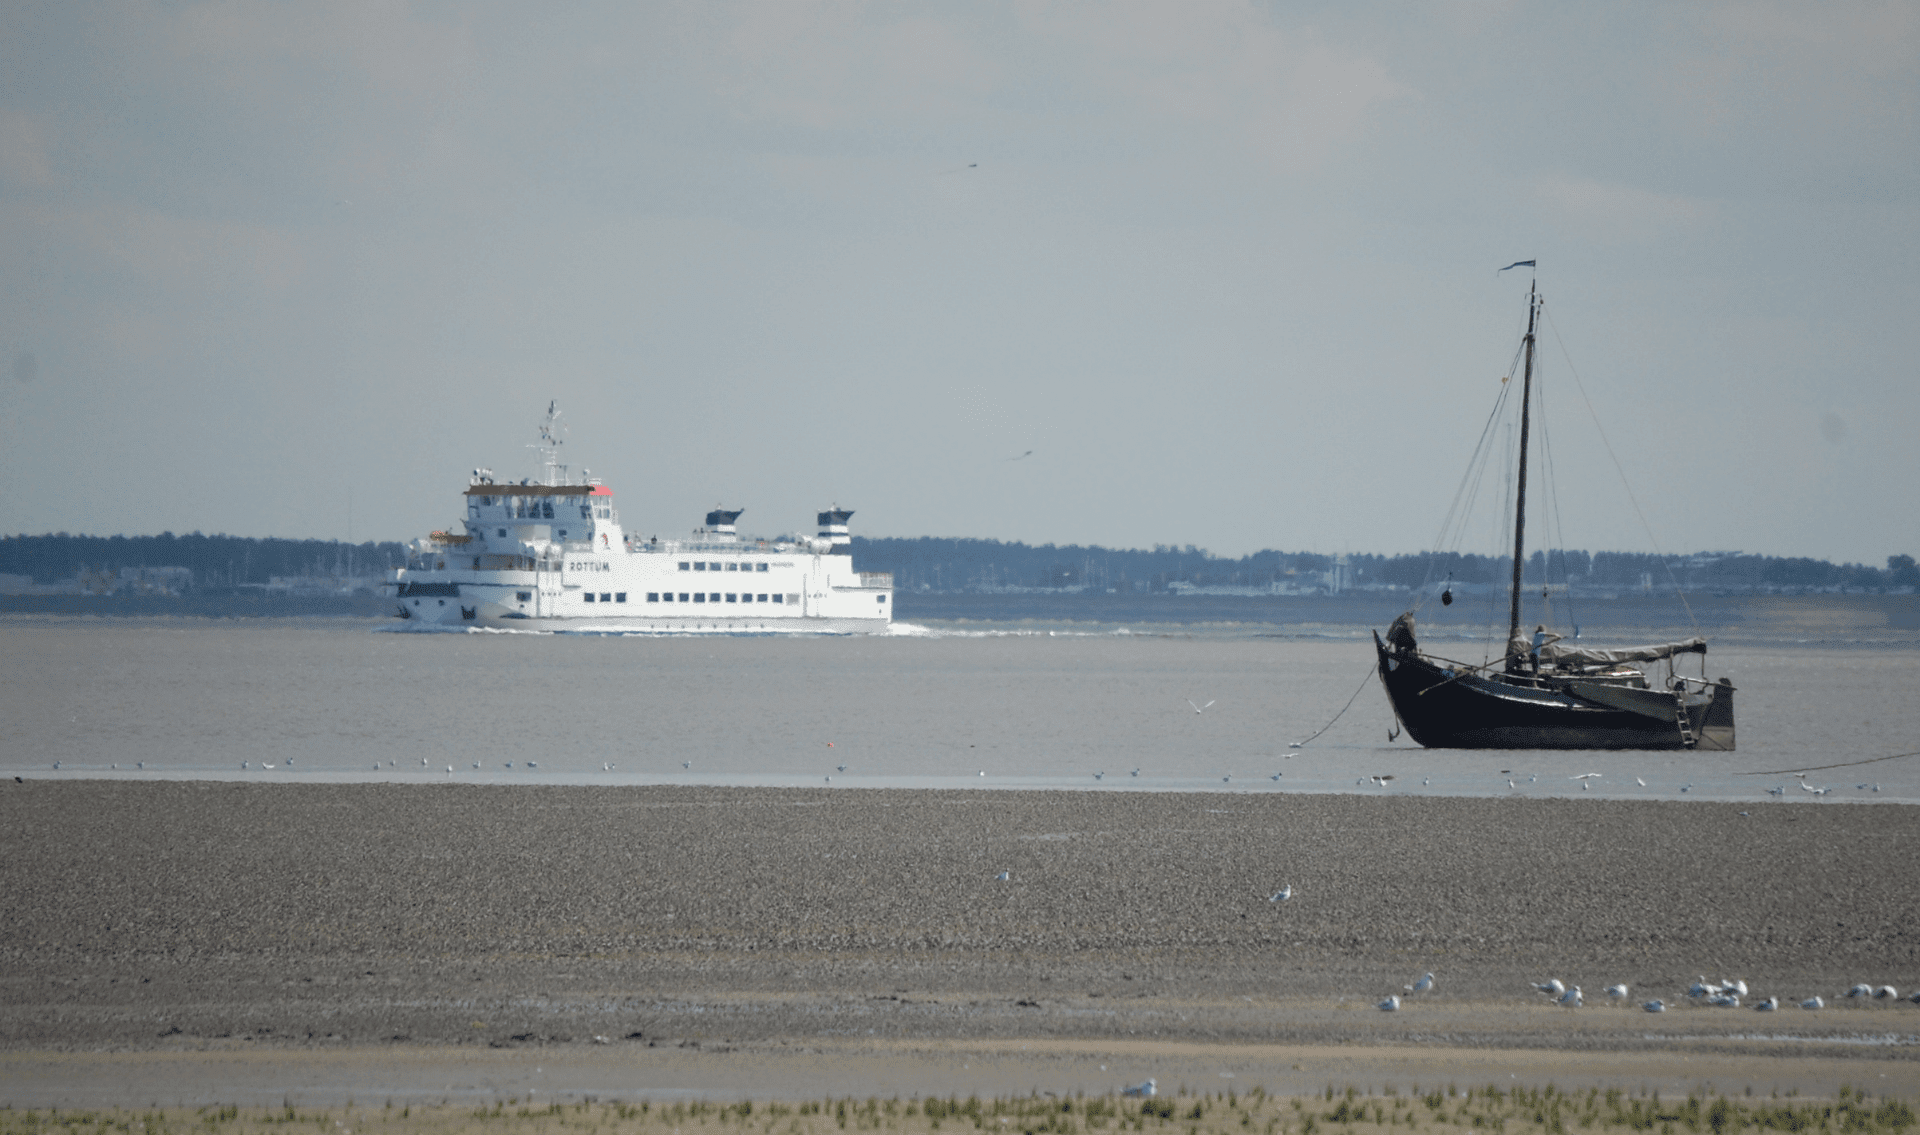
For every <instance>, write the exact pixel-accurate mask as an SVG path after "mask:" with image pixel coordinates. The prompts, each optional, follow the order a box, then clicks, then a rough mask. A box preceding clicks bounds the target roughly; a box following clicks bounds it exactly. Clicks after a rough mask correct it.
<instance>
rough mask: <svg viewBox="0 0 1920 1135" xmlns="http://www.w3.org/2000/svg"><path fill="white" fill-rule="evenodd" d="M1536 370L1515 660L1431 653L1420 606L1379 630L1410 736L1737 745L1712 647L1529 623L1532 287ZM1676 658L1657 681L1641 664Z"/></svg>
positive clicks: (1523, 471)
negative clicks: (1713, 670) (1523, 603)
mask: <svg viewBox="0 0 1920 1135" xmlns="http://www.w3.org/2000/svg"><path fill="white" fill-rule="evenodd" d="M1527 305H1528V306H1527V336H1526V339H1525V341H1524V349H1525V355H1526V377H1525V379H1524V380H1523V381H1524V385H1523V387H1522V391H1521V396H1520V453H1519V468H1518V470H1517V476H1516V478H1515V484H1516V486H1517V491H1516V493H1515V502H1514V525H1513V596H1512V603H1511V606H1510V607H1509V609H1508V610H1509V614H1508V623H1507V650H1506V656H1505V658H1504V659H1502V660H1501V661H1500V662H1499V663H1496V664H1494V665H1492V666H1472V665H1468V664H1466V663H1463V662H1454V661H1451V660H1448V659H1445V658H1440V657H1438V656H1436V655H1433V654H1430V653H1428V652H1426V651H1423V650H1422V649H1420V644H1419V643H1418V642H1417V641H1416V640H1415V639H1414V633H1413V630H1414V614H1413V612H1412V611H1408V612H1406V613H1405V614H1403V615H1401V616H1400V617H1399V618H1397V619H1395V620H1394V621H1393V624H1392V625H1391V626H1389V627H1388V628H1387V634H1386V638H1385V640H1384V641H1383V640H1382V639H1381V637H1380V634H1379V633H1378V632H1375V633H1374V636H1373V643H1374V648H1375V649H1376V650H1377V651H1378V652H1379V656H1380V683H1381V685H1383V686H1385V687H1386V691H1387V698H1388V699H1389V700H1390V701H1391V702H1392V703H1393V712H1394V715H1395V716H1396V717H1397V718H1398V719H1399V721H1400V724H1401V725H1402V726H1404V727H1405V728H1406V731H1407V735H1408V736H1410V737H1412V738H1413V739H1414V740H1415V741H1417V742H1419V743H1420V744H1422V745H1425V746H1427V747H1428V748H1436V749H1707V750H1715V751H1720V752H1731V751H1732V749H1733V693H1734V689H1733V684H1732V683H1731V682H1729V681H1728V680H1727V679H1725V678H1721V679H1719V680H1718V681H1712V682H1710V681H1707V679H1706V654H1707V642H1706V640H1705V639H1704V638H1697V637H1696V638H1690V639H1686V640H1684V641H1682V642H1672V643H1661V644H1657V645H1652V646H1638V647H1629V648H1626V649H1621V650H1595V649H1590V648H1586V647H1582V646H1577V645H1575V644H1573V643H1569V642H1564V641H1560V636H1558V635H1554V634H1550V633H1548V632H1547V631H1546V628H1545V627H1544V626H1541V627H1539V628H1538V629H1537V630H1536V631H1535V633H1534V634H1533V635H1531V636H1528V635H1525V634H1523V633H1522V632H1521V630H1520V572H1521V568H1522V566H1523V565H1524V564H1525V562H1526V559H1525V556H1524V555H1523V553H1524V551H1525V547H1526V543H1525V541H1526V517H1527V426H1528V422H1527V415H1528V411H1529V408H1530V405H1531V402H1532V398H1533V347H1534V328H1535V323H1536V320H1537V319H1538V316H1539V312H1540V304H1539V297H1538V294H1537V292H1536V291H1535V290H1534V289H1529V290H1528V293H1527ZM1688 654H1698V655H1700V670H1701V676H1700V677H1699V678H1691V677H1685V676H1683V675H1680V674H1678V673H1677V672H1675V667H1674V664H1675V662H1676V660H1678V659H1679V658H1680V657H1681V656H1683V655H1688ZM1662 660H1664V661H1666V663H1667V668H1666V670H1667V672H1666V675H1665V681H1664V682H1663V683H1662V684H1661V685H1659V686H1656V685H1654V684H1653V683H1652V682H1649V681H1648V677H1647V673H1646V671H1645V670H1644V669H1641V668H1639V667H1636V666H1634V665H1632V664H1633V663H1644V662H1658V661H1662Z"/></svg>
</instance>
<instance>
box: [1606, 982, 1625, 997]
mask: <svg viewBox="0 0 1920 1135" xmlns="http://www.w3.org/2000/svg"><path fill="white" fill-rule="evenodd" d="M1607 996H1609V997H1611V998H1613V999H1614V1000H1616V1001H1624V1000H1625V999H1626V996H1627V987H1626V986H1625V985H1624V984H1622V985H1609V986H1607Z"/></svg>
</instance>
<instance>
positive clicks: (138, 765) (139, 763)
mask: <svg viewBox="0 0 1920 1135" xmlns="http://www.w3.org/2000/svg"><path fill="white" fill-rule="evenodd" d="M133 764H134V767H135V768H146V767H147V762H145V761H135V762H133Z"/></svg>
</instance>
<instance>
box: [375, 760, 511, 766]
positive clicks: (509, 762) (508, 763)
mask: <svg viewBox="0 0 1920 1135" xmlns="http://www.w3.org/2000/svg"><path fill="white" fill-rule="evenodd" d="M373 767H375V768H379V767H380V766H379V765H375V766H373ZM507 767H508V768H512V767H513V762H512V761H508V762H507Z"/></svg>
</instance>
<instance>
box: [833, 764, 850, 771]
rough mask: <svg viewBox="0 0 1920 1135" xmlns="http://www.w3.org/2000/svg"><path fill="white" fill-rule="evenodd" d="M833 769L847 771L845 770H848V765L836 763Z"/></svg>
mask: <svg viewBox="0 0 1920 1135" xmlns="http://www.w3.org/2000/svg"><path fill="white" fill-rule="evenodd" d="M833 771H835V772H845V771H847V766H846V765H835V766H833Z"/></svg>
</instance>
